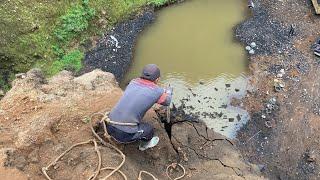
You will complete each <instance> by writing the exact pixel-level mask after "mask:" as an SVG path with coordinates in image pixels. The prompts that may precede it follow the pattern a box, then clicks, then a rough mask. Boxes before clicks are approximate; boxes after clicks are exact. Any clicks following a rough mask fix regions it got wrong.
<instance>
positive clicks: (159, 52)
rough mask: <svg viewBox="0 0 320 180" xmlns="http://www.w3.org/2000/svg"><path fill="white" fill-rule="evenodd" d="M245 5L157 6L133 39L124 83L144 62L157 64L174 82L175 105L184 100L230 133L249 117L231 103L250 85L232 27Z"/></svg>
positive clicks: (227, 1) (196, 2) (197, 0)
mask: <svg viewBox="0 0 320 180" xmlns="http://www.w3.org/2000/svg"><path fill="white" fill-rule="evenodd" d="M245 9H246V3H245V2H244V1H239V0H223V1H222V0H217V1H213V0H190V1H187V2H184V3H181V4H177V5H173V6H170V7H167V8H164V9H163V10H160V11H159V12H158V13H157V19H156V21H155V22H154V23H153V24H152V25H151V26H150V27H148V28H147V29H145V30H144V31H143V32H142V33H141V35H140V38H139V39H138V41H137V45H136V47H135V53H134V60H133V64H132V66H131V67H130V70H129V71H128V73H127V74H126V76H125V78H124V81H123V82H122V87H125V85H126V84H127V83H128V82H129V81H130V80H131V79H133V78H135V77H137V76H139V74H140V72H141V69H142V68H143V66H144V65H145V64H150V63H153V64H157V65H158V66H159V67H160V68H161V73H162V81H161V84H163V85H168V84H170V85H171V86H173V87H174V100H173V102H174V103H175V104H176V105H181V104H184V105H185V106H186V109H187V111H188V112H191V113H195V114H198V115H199V116H200V118H201V119H203V120H204V121H205V122H206V123H207V125H208V126H209V127H210V128H213V129H214V130H215V131H217V132H220V133H221V134H224V135H226V136H227V137H229V138H234V137H235V135H236V131H237V130H238V129H239V128H240V127H241V125H243V124H244V123H246V121H247V120H248V118H249V116H248V113H247V112H246V111H245V110H243V109H241V108H239V107H233V106H231V105H230V101H231V99H232V98H241V97H243V96H244V95H245V92H246V90H247V89H248V85H247V82H248V78H247V77H246V72H247V67H248V62H247V58H246V52H245V50H244V47H242V46H241V45H240V44H239V43H237V42H236V40H235V39H234V31H233V28H234V26H235V25H236V24H238V23H240V22H241V21H242V20H244V18H245V17H246V12H245Z"/></svg>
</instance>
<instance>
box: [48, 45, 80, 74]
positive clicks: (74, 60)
mask: <svg viewBox="0 0 320 180" xmlns="http://www.w3.org/2000/svg"><path fill="white" fill-rule="evenodd" d="M83 58H84V53H83V52H81V51H79V50H74V51H71V52H69V53H68V54H66V55H64V56H63V57H62V58H61V59H60V60H57V61H54V62H53V63H52V65H51V67H50V69H48V71H47V74H49V75H54V74H56V73H58V72H60V71H62V70H68V71H73V72H79V71H80V70H81V68H82V60H83Z"/></svg>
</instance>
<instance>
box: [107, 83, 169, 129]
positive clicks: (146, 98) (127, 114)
mask: <svg viewBox="0 0 320 180" xmlns="http://www.w3.org/2000/svg"><path fill="white" fill-rule="evenodd" d="M164 92H165V90H164V89H163V88H160V87H159V86H158V85H156V84H155V83H154V82H151V81H148V80H145V79H141V78H138V79H134V80H132V81H131V82H130V84H129V85H128V87H127V88H126V90H125V92H124V95H123V96H122V98H121V99H120V101H119V102H118V103H117V105H116V106H115V107H114V108H113V109H112V111H111V113H110V115H109V118H110V119H111V120H112V121H116V122H129V123H140V122H141V120H142V118H143V116H144V115H145V113H146V112H147V111H148V109H150V108H151V107H152V106H153V105H154V104H155V103H157V102H158V103H161V102H159V100H160V101H165V100H162V99H163V98H165V97H162V96H163V94H164ZM114 126H115V127H116V128H118V129H121V130H123V131H125V132H130V133H134V132H136V131H137V129H136V127H128V126H117V125H114Z"/></svg>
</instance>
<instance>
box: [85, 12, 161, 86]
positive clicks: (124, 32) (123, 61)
mask: <svg viewBox="0 0 320 180" xmlns="http://www.w3.org/2000/svg"><path fill="white" fill-rule="evenodd" d="M154 19H155V15H154V11H153V10H152V9H151V8H149V9H146V10H145V11H144V12H143V13H142V14H138V15H136V16H134V17H132V19H130V20H128V21H125V22H122V23H119V24H117V25H116V26H115V27H114V28H113V29H112V30H111V31H109V32H107V33H106V34H104V36H103V38H101V39H100V40H99V42H98V44H97V46H96V47H95V48H94V49H92V50H91V51H89V52H87V53H86V56H85V60H84V65H85V71H84V73H86V72H90V71H91V70H93V69H96V68H99V69H101V70H103V71H107V72H111V73H113V74H114V75H115V77H116V79H117V80H118V81H120V80H121V79H122V77H123V75H124V74H125V73H126V71H127V70H128V68H129V66H130V64H131V62H132V57H133V53H134V46H135V42H136V40H137V37H138V36H139V34H140V32H141V31H142V30H143V29H144V28H145V27H146V26H148V25H149V24H150V23H152V22H153V20H154ZM112 37H114V38H115V39H116V40H115V39H114V38H112ZM116 41H118V44H117V42H116Z"/></svg>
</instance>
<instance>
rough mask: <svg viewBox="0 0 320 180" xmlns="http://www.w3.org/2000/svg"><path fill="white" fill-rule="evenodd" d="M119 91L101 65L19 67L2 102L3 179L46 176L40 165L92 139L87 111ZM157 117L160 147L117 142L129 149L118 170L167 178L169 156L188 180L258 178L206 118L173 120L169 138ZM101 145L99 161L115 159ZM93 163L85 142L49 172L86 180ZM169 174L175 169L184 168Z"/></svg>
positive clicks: (110, 101) (102, 107)
mask: <svg viewBox="0 0 320 180" xmlns="http://www.w3.org/2000/svg"><path fill="white" fill-rule="evenodd" d="M121 95H122V91H121V89H120V88H119V87H118V85H117V82H116V81H115V78H114V76H113V75H112V74H110V73H107V72H103V71H101V70H94V71H92V72H90V73H87V74H84V75H82V76H80V77H73V76H72V75H71V74H70V73H69V72H66V71H64V72H61V73H60V74H58V75H56V76H54V77H53V78H51V79H49V80H46V79H45V78H44V77H43V75H42V72H41V71H39V70H37V69H33V70H31V71H29V72H28V73H26V74H20V75H19V77H18V78H17V79H16V80H15V81H14V83H13V88H12V89H11V90H10V91H9V92H8V93H7V94H6V96H5V97H4V98H3V99H2V100H1V102H0V108H1V110H0V136H1V138H0V152H1V156H0V157H1V158H0V163H1V166H0V179H44V175H43V174H42V172H41V168H42V167H45V166H47V165H48V164H49V163H50V162H51V161H53V160H54V159H55V158H56V157H57V156H59V155H60V154H61V153H62V152H64V151H65V150H66V149H68V148H69V147H70V146H72V145H73V144H75V143H79V142H84V141H87V140H90V139H94V137H93V135H92V133H91V131H90V124H89V123H88V119H89V117H90V116H91V115H92V114H93V113H96V112H105V111H107V110H110V109H111V108H112V107H113V106H114V104H115V103H116V102H117V100H118V99H119V97H120V96H121ZM156 117H157V116H156V114H155V113H154V112H153V111H150V112H148V113H147V115H146V121H148V122H150V123H151V124H153V126H154V127H155V129H156V134H157V135H158V136H159V137H160V143H159V145H158V146H156V147H155V148H153V149H151V150H148V151H146V152H140V151H139V150H138V149H137V147H138V144H137V143H133V144H129V145H124V146H122V145H118V147H119V148H121V149H122V151H123V153H124V154H125V155H126V162H125V164H124V166H123V167H122V168H121V170H122V171H123V172H124V173H125V174H126V175H127V176H128V177H129V179H136V178H137V177H138V173H139V171H140V170H146V171H148V172H150V173H152V174H154V175H155V176H156V177H157V178H159V179H168V177H167V176H166V173H165V172H166V167H167V166H168V165H169V164H171V163H174V162H179V163H181V164H182V165H183V166H184V167H185V169H186V177H188V178H189V179H212V178H213V177H214V179H242V178H248V179H259V178H260V177H259V168H258V167H257V166H254V165H252V164H249V163H246V162H245V161H244V160H243V158H242V157H241V155H240V153H239V152H238V150H237V149H236V147H235V146H234V145H233V142H231V141H230V140H226V139H225V137H222V136H221V135H219V134H217V133H214V132H213V131H212V130H210V129H208V128H206V126H205V125H204V124H202V123H190V122H179V123H175V124H174V125H173V126H172V136H171V139H172V141H171V140H170V138H169V136H168V135H167V133H166V131H165V130H164V129H163V128H162V124H161V123H160V121H159V120H157V118H156ZM98 149H99V150H100V152H101V156H102V166H103V167H105V166H114V167H116V166H117V165H118V164H120V162H121V157H119V155H118V154H117V152H115V151H114V150H112V149H110V148H108V147H103V146H102V145H101V144H99V148H98ZM97 163H98V159H97V157H96V154H95V151H94V147H93V146H92V145H84V146H80V147H76V148H74V149H73V150H72V151H71V152H70V153H67V154H66V155H65V156H64V157H63V158H62V159H61V160H60V161H58V163H57V164H56V165H54V166H53V167H51V168H49V170H48V174H49V176H50V177H52V178H53V179H87V178H88V177H89V176H90V175H92V174H93V172H94V171H95V169H96V167H97ZM172 173H173V174H172V175H173V176H179V173H181V171H179V172H175V171H173V172H172ZM106 174H107V171H106V172H102V173H101V174H100V175H99V177H103V176H105V175H106ZM112 178H113V179H120V178H121V177H120V176H119V174H115V175H114V176H112Z"/></svg>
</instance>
